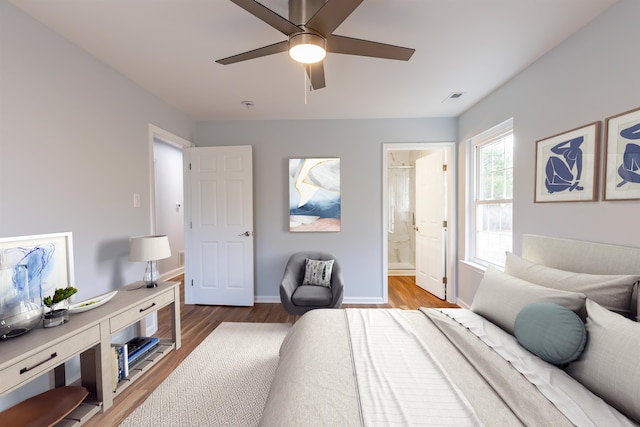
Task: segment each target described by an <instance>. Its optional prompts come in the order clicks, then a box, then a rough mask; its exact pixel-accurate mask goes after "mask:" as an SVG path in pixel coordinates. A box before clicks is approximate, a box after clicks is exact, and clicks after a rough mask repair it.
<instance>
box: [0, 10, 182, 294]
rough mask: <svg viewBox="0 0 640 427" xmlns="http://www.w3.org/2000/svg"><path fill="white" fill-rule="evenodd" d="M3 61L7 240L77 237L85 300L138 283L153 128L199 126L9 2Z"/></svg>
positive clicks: (0, 89)
mask: <svg viewBox="0 0 640 427" xmlns="http://www.w3.org/2000/svg"><path fill="white" fill-rule="evenodd" d="M0 55H2V56H1V57H0V236H2V237H10V236H20V235H32V234H45V233H56V232H66V231H71V232H72V233H73V243H74V260H75V279H76V285H77V287H78V289H79V294H78V298H79V299H82V298H83V297H87V298H89V297H92V296H95V295H98V294H100V293H104V292H107V291H109V290H111V289H115V288H117V287H120V286H122V285H124V284H127V283H130V282H132V281H135V280H139V279H140V278H141V277H142V273H143V272H144V266H143V265H141V264H139V263H130V262H129V261H128V259H127V257H128V254H129V237H130V236H134V235H141V234H148V233H149V231H150V227H151V222H150V218H151V216H150V210H149V187H150V172H149V150H150V142H149V124H150V123H153V124H155V125H157V126H159V127H161V128H163V129H166V130H168V131H171V132H173V133H175V134H178V135H181V136H183V137H185V138H188V137H189V136H190V132H191V129H192V128H193V126H194V122H193V121H192V120H190V119H189V118H188V117H186V116H185V115H183V114H181V113H179V112H178V111H176V110H175V109H173V108H171V107H169V106H168V105H167V104H165V103H164V102H162V101H161V100H159V99H158V98H156V97H154V96H152V95H150V94H149V93H148V92H146V91H144V90H143V89H141V88H140V87H139V86H136V85H135V84H133V83H132V82H131V81H129V80H128V79H126V78H125V77H124V76H122V75H121V74H118V73H116V72H115V71H113V70H112V69H111V68H109V67H107V66H106V65H104V64H103V63H101V62H98V61H97V60H96V59H95V58H94V57H92V56H91V55H89V54H87V53H85V52H84V51H81V50H80V49H78V48H77V47H75V46H74V45H72V44H70V43H69V42H67V41H66V40H64V39H62V38H61V37H59V36H58V35H57V34H55V33H54V32H52V31H50V30H49V29H47V28H45V27H44V26H42V25H41V24H39V23H38V22H36V21H35V20H33V19H32V18H30V17H28V16H26V15H25V14H23V13H22V12H21V11H19V10H18V9H16V8H14V7H13V6H11V5H9V4H8V3H7V2H4V1H2V2H0ZM133 193H140V194H141V198H142V207H141V208H133Z"/></svg>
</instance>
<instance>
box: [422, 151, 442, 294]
mask: <svg viewBox="0 0 640 427" xmlns="http://www.w3.org/2000/svg"><path fill="white" fill-rule="evenodd" d="M444 164H445V150H444V149H440V150H435V151H434V152H433V153H430V154H429V155H427V156H425V157H422V158H420V159H418V160H417V161H416V187H415V191H416V198H415V200H416V283H417V284H418V286H420V287H421V288H423V289H425V290H426V291H429V292H431V293H432V294H433V295H435V296H437V297H438V298H440V299H445V297H446V285H445V280H446V279H445V275H446V273H445V271H446V269H445V253H446V252H445V249H446V248H445V233H446V227H445V223H444V221H445V220H446V203H445V200H446V199H445V197H446V194H447V189H446V179H445V175H446V171H445V167H444Z"/></svg>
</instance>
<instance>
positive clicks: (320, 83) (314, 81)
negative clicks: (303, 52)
mask: <svg viewBox="0 0 640 427" xmlns="http://www.w3.org/2000/svg"><path fill="white" fill-rule="evenodd" d="M323 63H324V61H320V62H316V63H315V64H306V65H305V68H306V70H307V75H308V76H309V80H310V81H311V87H312V88H313V90H318V89H322V88H323V87H325V86H326V84H325V81H324V64H323Z"/></svg>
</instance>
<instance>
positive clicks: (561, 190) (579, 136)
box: [535, 122, 600, 202]
mask: <svg viewBox="0 0 640 427" xmlns="http://www.w3.org/2000/svg"><path fill="white" fill-rule="evenodd" d="M599 129H600V123H599V122H596V123H592V124H590V125H587V126H585V127H582V128H579V129H574V130H572V131H569V132H565V133H562V134H560V135H556V136H553V137H550V138H547V139H544V140H541V141H538V142H537V148H536V194H535V201H536V202H561V201H563V202H566V201H576V202H577V201H592V200H595V199H596V188H595V170H596V169H595V165H596V157H597V145H598V140H599V134H600V132H599Z"/></svg>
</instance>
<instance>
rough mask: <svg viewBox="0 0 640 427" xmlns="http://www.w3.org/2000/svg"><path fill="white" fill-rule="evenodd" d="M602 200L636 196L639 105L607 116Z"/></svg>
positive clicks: (639, 166)
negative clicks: (633, 108)
mask: <svg viewBox="0 0 640 427" xmlns="http://www.w3.org/2000/svg"><path fill="white" fill-rule="evenodd" d="M605 137H606V145H605V151H604V169H605V170H604V177H605V179H604V186H603V192H602V193H603V194H602V198H603V200H607V201H612V200H638V199H640V108H636V109H635V110H630V111H626V112H624V113H621V114H618V115H615V116H611V117H608V118H607V119H606V126H605Z"/></svg>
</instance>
